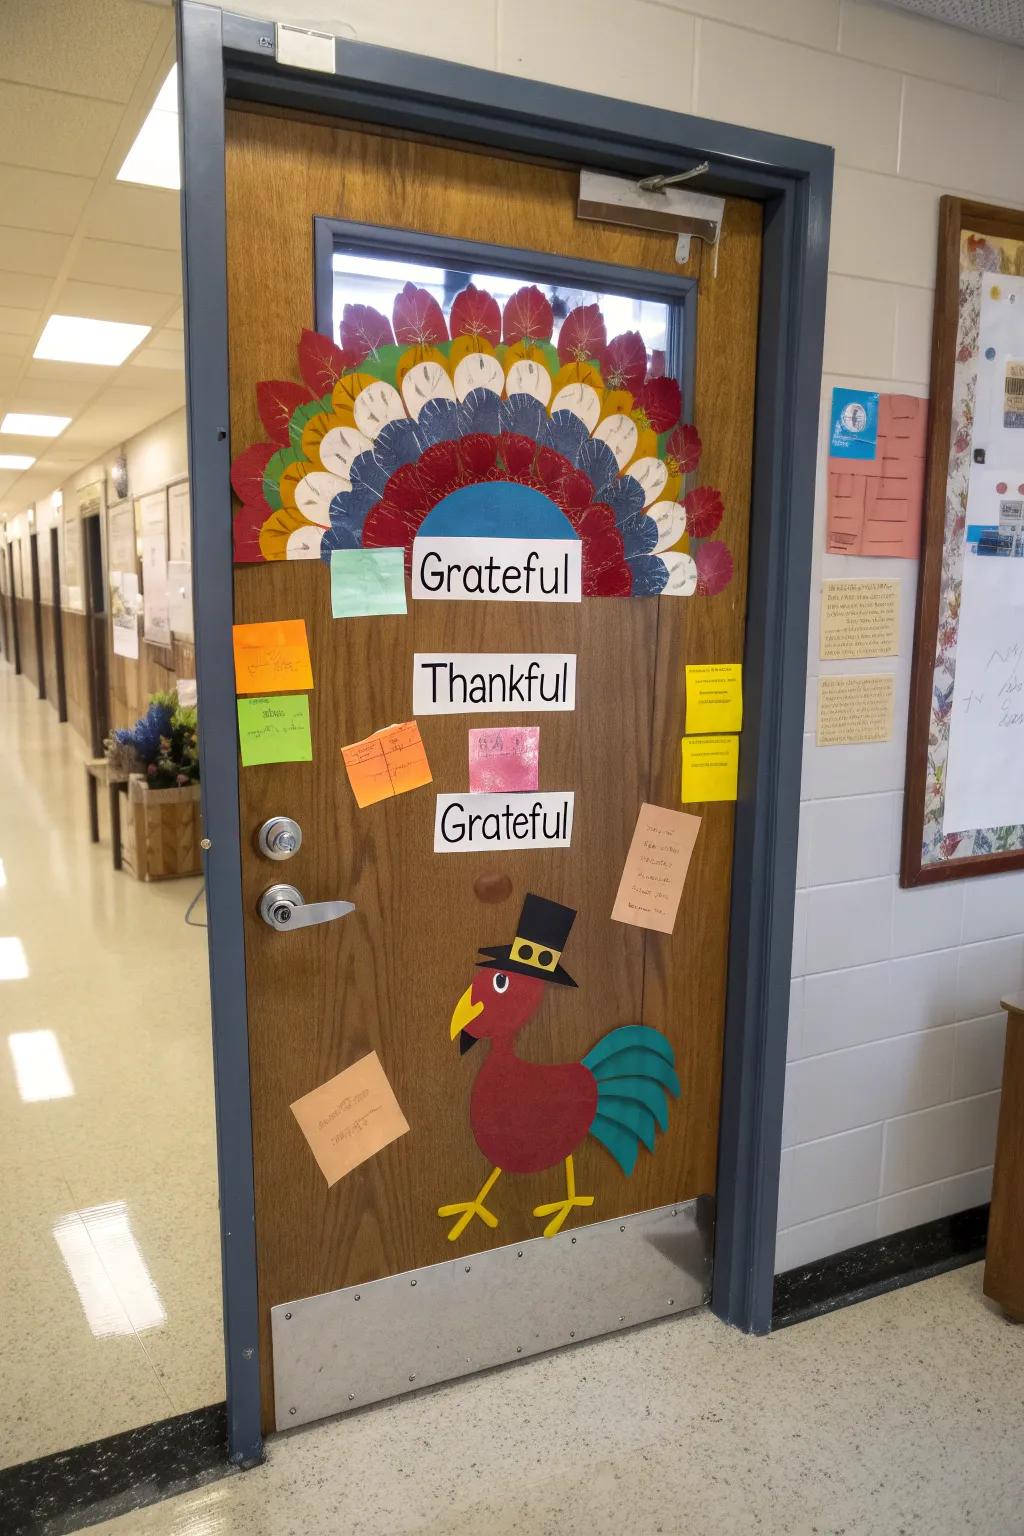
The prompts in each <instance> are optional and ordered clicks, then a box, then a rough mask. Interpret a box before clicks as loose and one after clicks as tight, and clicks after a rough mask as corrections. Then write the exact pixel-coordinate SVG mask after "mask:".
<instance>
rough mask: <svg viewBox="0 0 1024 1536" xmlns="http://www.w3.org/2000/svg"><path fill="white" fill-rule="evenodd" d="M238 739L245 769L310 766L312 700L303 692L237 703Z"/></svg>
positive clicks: (311, 750) (311, 753)
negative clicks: (261, 766) (270, 766)
mask: <svg viewBox="0 0 1024 1536" xmlns="http://www.w3.org/2000/svg"><path fill="white" fill-rule="evenodd" d="M238 740H239V744H240V746H241V749H242V766H243V767H244V768H253V767H255V766H257V765H258V764H260V763H308V762H311V761H312V758H313V745H312V742H311V741H310V737H309V699H308V697H307V695H306V694H304V693H284V694H280V695H279V696H277V697H275V698H254V699H239V700H238Z"/></svg>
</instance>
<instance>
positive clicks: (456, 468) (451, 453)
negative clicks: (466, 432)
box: [418, 442, 466, 506]
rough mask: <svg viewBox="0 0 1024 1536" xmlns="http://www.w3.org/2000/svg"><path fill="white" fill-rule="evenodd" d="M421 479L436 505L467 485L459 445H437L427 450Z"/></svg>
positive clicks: (421, 461)
mask: <svg viewBox="0 0 1024 1536" xmlns="http://www.w3.org/2000/svg"><path fill="white" fill-rule="evenodd" d="M418 468H419V472H420V479H421V480H422V482H423V485H424V488H425V491H426V493H427V495H428V498H429V500H430V502H431V505H432V506H433V505H436V504H437V502H439V501H440V500H441V497H442V496H447V495H448V492H449V491H454V490H457V489H458V487H459V486H460V485H465V484H466V473H465V470H464V469H463V468H462V461H461V459H460V458H459V445H458V443H453V442H443V443H435V444H433V445H432V447H430V448H428V449H426V451H425V452H424V454H423V456H422V457H421V459H420V462H419V465H418Z"/></svg>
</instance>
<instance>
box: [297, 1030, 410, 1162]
mask: <svg viewBox="0 0 1024 1536" xmlns="http://www.w3.org/2000/svg"><path fill="white" fill-rule="evenodd" d="M291 1111H292V1114H293V1115H294V1116H295V1118H296V1120H297V1121H298V1122H299V1129H300V1130H301V1132H302V1134H303V1136H305V1138H306V1140H307V1141H308V1142H309V1146H310V1150H311V1151H312V1153H313V1156H314V1157H315V1158H316V1160H317V1163H318V1164H319V1167H320V1172H321V1173H322V1174H323V1176H324V1178H325V1179H326V1180H327V1182H328V1184H337V1182H338V1180H339V1179H343V1178H344V1177H345V1175H346V1173H351V1172H352V1169H353V1168H358V1166H359V1164H360V1163H365V1162H366V1160H367V1158H369V1157H373V1156H374V1154H375V1153H377V1152H380V1151H381V1149H382V1148H384V1147H386V1146H388V1145H389V1143H391V1142H392V1141H397V1140H398V1138H399V1136H404V1135H405V1133H406V1131H407V1130H408V1129H409V1122H408V1121H407V1120H406V1118H405V1116H404V1115H403V1114H402V1111H401V1109H400V1108H399V1104H398V1100H397V1099H396V1098H395V1095H394V1091H393V1090H392V1087H391V1084H390V1083H389V1082H388V1080H387V1077H386V1076H385V1074H384V1068H383V1067H382V1066H381V1064H380V1061H379V1059H378V1056H377V1052H376V1051H371V1052H370V1054H369V1056H364V1057H363V1058H362V1060H361V1061H357V1062H356V1063H355V1065H354V1066H351V1067H346V1069H345V1071H344V1072H339V1073H338V1075H337V1077H332V1078H331V1080H330V1082H327V1083H322V1084H321V1085H320V1087H319V1088H314V1089H313V1091H312V1093H307V1094H304V1095H303V1096H302V1098H301V1099H296V1100H295V1103H294V1104H292V1105H291Z"/></svg>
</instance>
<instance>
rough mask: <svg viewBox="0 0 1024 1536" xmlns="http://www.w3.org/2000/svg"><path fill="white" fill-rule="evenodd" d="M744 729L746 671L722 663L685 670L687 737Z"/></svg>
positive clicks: (732, 664)
mask: <svg viewBox="0 0 1024 1536" xmlns="http://www.w3.org/2000/svg"><path fill="white" fill-rule="evenodd" d="M742 727H743V668H742V666H740V664H739V662H732V661H729V662H719V663H714V664H705V665H700V666H687V668H686V734H687V735H688V736H700V735H705V734H706V733H708V732H711V731H738V730H741V729H742Z"/></svg>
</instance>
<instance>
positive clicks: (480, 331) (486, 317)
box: [448, 283, 501, 347]
mask: <svg viewBox="0 0 1024 1536" xmlns="http://www.w3.org/2000/svg"><path fill="white" fill-rule="evenodd" d="M448 323H449V325H450V326H451V332H452V336H453V337H454V336H479V337H481V338H482V340H484V341H489V342H490V344H491V346H492V347H496V346H497V345H498V342H499V341H500V340H501V310H500V309H499V308H498V301H497V299H495V298H493V297H492V296H491V294H489V293H487V292H486V291H485V289H483V288H474V286H473V284H472V283H470V284H469V286H468V287H466V288H463V290H462V292H461V293H459V294H456V296H455V302H454V304H453V305H452V312H451V314H450V316H449V317H448Z"/></svg>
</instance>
